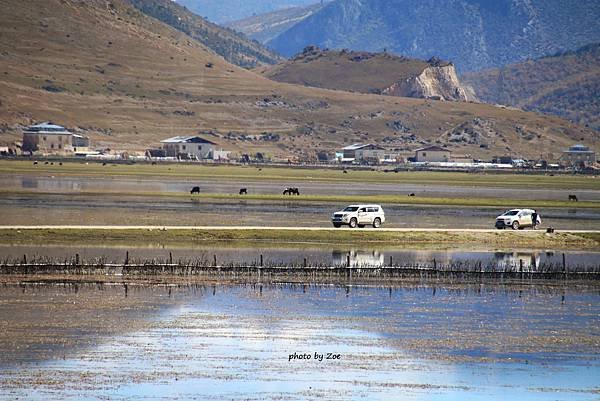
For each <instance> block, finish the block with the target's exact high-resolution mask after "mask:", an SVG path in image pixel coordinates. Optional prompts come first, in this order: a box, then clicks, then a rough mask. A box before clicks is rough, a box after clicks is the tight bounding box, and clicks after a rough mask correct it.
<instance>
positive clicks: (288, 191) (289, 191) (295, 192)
mask: <svg viewBox="0 0 600 401" xmlns="http://www.w3.org/2000/svg"><path fill="white" fill-rule="evenodd" d="M283 194H284V195H300V190H299V189H298V188H293V187H290V188H286V189H284V190H283Z"/></svg>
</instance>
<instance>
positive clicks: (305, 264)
mask: <svg viewBox="0 0 600 401" xmlns="http://www.w3.org/2000/svg"><path fill="white" fill-rule="evenodd" d="M306 266H307V263H306V258H304V267H306Z"/></svg>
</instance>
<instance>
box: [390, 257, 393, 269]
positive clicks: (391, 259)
mask: <svg viewBox="0 0 600 401" xmlns="http://www.w3.org/2000/svg"><path fill="white" fill-rule="evenodd" d="M393 266H394V259H393V258H392V255H390V267H393Z"/></svg>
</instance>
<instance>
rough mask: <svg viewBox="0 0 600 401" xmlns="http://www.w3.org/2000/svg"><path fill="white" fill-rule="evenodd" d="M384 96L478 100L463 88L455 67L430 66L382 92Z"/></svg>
mask: <svg viewBox="0 0 600 401" xmlns="http://www.w3.org/2000/svg"><path fill="white" fill-rule="evenodd" d="M381 93H382V94H383V95H390V96H402V97H417V98H425V99H436V100H454V101H462V102H466V101H470V100H476V99H475V98H474V97H473V96H472V95H470V94H468V93H467V91H466V90H465V89H464V88H463V87H462V85H461V83H460V81H459V80H458V76H457V75H456V70H455V69H454V65H452V64H447V65H443V66H435V65H430V66H428V67H426V68H425V69H424V70H423V71H422V72H421V73H420V74H419V75H416V76H413V77H409V78H406V79H404V80H402V81H399V82H396V83H394V84H392V85H391V86H389V87H388V88H385V89H383V90H382V91H381Z"/></svg>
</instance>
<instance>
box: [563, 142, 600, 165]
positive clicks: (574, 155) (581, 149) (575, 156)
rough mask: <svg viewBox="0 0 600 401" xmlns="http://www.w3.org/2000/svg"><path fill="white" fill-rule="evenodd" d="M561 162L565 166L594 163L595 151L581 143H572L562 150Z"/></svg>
mask: <svg viewBox="0 0 600 401" xmlns="http://www.w3.org/2000/svg"><path fill="white" fill-rule="evenodd" d="M561 162H562V163H563V164H565V165H567V166H577V167H581V166H591V165H592V164H594V163H596V152H594V151H593V150H590V148H589V147H587V146H585V145H582V144H577V145H573V146H571V147H570V148H569V150H565V151H564V152H563V154H562V157H561Z"/></svg>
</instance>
